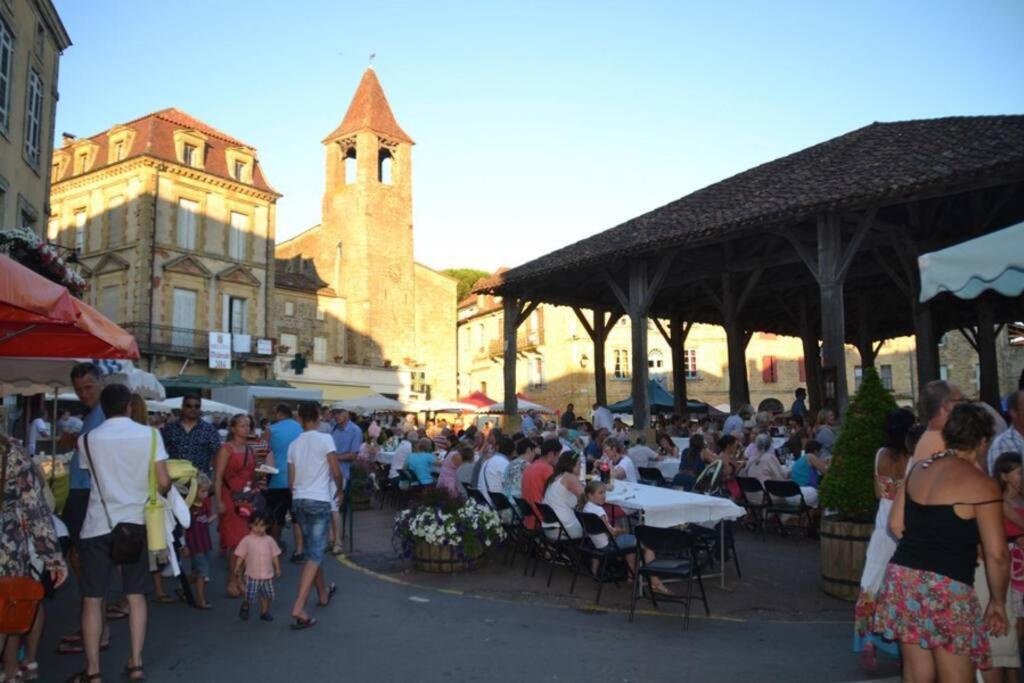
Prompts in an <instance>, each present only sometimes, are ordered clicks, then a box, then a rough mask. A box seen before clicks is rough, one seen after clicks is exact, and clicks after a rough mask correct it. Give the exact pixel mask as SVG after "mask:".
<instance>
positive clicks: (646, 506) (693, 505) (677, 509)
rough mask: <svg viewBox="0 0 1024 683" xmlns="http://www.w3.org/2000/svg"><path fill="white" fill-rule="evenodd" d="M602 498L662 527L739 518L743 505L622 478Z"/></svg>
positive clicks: (724, 499) (653, 524) (651, 523)
mask: <svg viewBox="0 0 1024 683" xmlns="http://www.w3.org/2000/svg"><path fill="white" fill-rule="evenodd" d="M606 500H607V501H608V502H609V503H612V504H614V505H618V506H619V507H621V508H625V509H627V510H637V511H640V512H642V513H643V517H644V523H645V524H648V525H650V526H656V527H663V528H668V527H674V526H679V525H680V524H692V523H703V522H711V523H714V522H718V521H720V520H723V519H739V518H740V517H742V516H743V514H744V513H743V508H741V507H740V506H738V505H736V504H735V503H733V502H732V501H731V500H728V499H727V498H716V497H715V496H702V495H700V494H698V493H687V492H685V491H676V490H675V489H666V488H660V487H657V486H645V485H644V484H629V483H626V482H623V481H616V482H615V490H614V491H609V492H608V496H607V499H606Z"/></svg>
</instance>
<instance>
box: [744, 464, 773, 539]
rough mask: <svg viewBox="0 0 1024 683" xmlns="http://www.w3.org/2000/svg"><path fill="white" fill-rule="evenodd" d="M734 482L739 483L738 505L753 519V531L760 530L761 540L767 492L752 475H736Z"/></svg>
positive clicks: (766, 505) (766, 507)
mask: <svg viewBox="0 0 1024 683" xmlns="http://www.w3.org/2000/svg"><path fill="white" fill-rule="evenodd" d="M736 483H737V484H739V485H740V494H741V495H742V498H741V499H740V505H741V506H743V508H744V509H745V510H746V511H747V516H748V517H750V519H751V520H753V523H754V531H760V532H761V540H762V541H763V540H764V527H765V510H767V509H768V501H769V499H768V492H767V491H765V490H764V486H762V485H761V480H760V479H755V478H754V477H736Z"/></svg>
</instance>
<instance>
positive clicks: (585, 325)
mask: <svg viewBox="0 0 1024 683" xmlns="http://www.w3.org/2000/svg"><path fill="white" fill-rule="evenodd" d="M572 312H573V313H575V314H576V319H577V320H579V321H580V325H582V326H583V329H584V330H586V332H587V336H588V337H590V339H591V341H593V339H594V328H593V327H591V325H590V321H589V320H587V316H585V315H583V310H582V309H581V308H580V307H579V306H573V307H572ZM594 320H595V321H596V320H597V312H596V311H595V313H594Z"/></svg>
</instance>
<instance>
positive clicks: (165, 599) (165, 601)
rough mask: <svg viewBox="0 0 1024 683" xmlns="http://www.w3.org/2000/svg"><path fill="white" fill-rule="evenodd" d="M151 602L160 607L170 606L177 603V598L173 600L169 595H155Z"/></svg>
mask: <svg viewBox="0 0 1024 683" xmlns="http://www.w3.org/2000/svg"><path fill="white" fill-rule="evenodd" d="M153 602H155V603H157V604H160V605H170V604H173V603H175V602H178V600H177V598H173V597H171V596H170V595H167V594H166V593H165V594H163V595H157V596H156V597H154V598H153Z"/></svg>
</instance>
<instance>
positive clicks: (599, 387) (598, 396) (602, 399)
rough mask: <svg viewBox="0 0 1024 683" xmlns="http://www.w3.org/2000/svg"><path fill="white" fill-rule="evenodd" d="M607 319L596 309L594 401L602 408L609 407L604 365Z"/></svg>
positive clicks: (606, 374) (606, 376)
mask: <svg viewBox="0 0 1024 683" xmlns="http://www.w3.org/2000/svg"><path fill="white" fill-rule="evenodd" d="M605 318H606V313H605V311H603V310H600V309H594V401H595V402H596V403H597V404H599V405H602V406H607V405H608V372H607V371H606V370H605V364H604V349H605V341H607V339H608V328H607V327H605Z"/></svg>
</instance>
